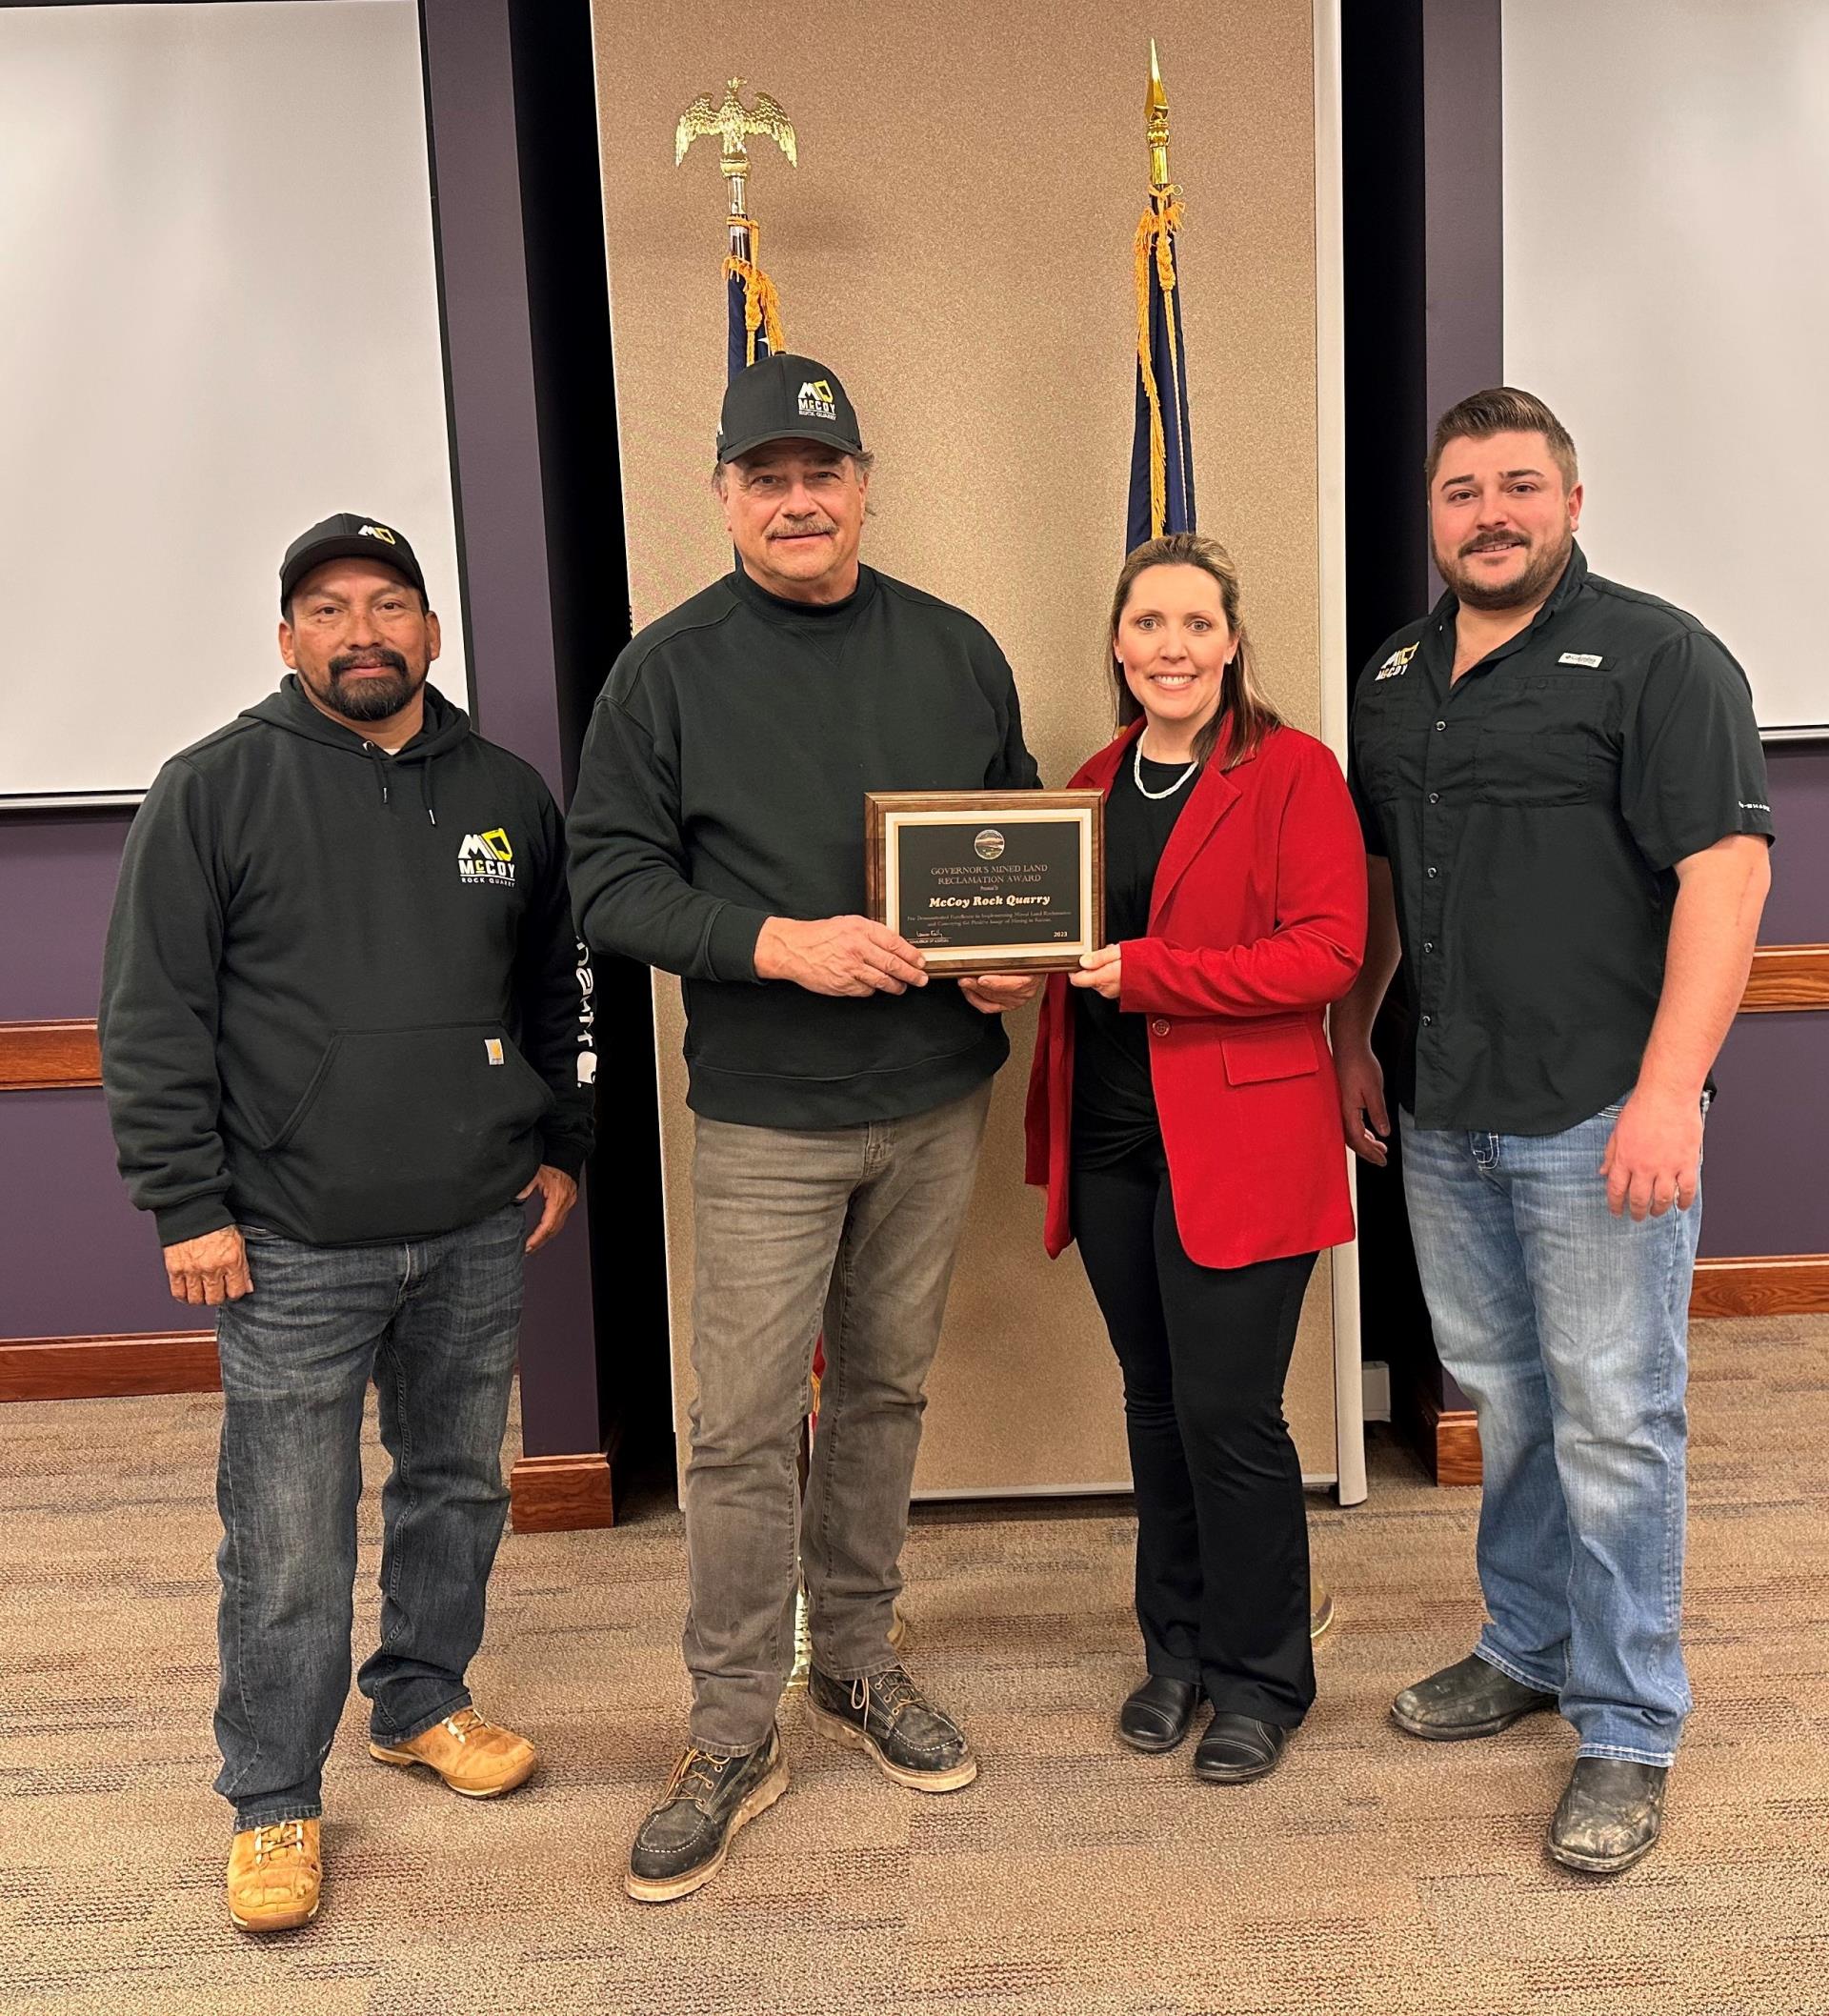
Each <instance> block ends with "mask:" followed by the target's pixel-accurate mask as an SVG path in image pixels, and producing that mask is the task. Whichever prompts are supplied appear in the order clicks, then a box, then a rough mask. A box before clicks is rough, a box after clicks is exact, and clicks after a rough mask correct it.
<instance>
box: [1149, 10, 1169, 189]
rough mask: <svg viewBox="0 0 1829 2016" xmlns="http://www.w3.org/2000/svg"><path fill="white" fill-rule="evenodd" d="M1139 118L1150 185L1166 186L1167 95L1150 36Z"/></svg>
mask: <svg viewBox="0 0 1829 2016" xmlns="http://www.w3.org/2000/svg"><path fill="white" fill-rule="evenodd" d="M1143 121H1144V125H1145V127H1146V128H1147V130H1148V132H1149V140H1150V187H1151V188H1152V189H1167V188H1168V186H1169V94H1168V92H1167V91H1164V90H1163V89H1162V71H1161V68H1160V66H1159V65H1158V64H1157V62H1156V37H1155V36H1154V35H1152V36H1151V37H1150V81H1149V86H1148V88H1147V89H1146V90H1145V91H1144V93H1143Z"/></svg>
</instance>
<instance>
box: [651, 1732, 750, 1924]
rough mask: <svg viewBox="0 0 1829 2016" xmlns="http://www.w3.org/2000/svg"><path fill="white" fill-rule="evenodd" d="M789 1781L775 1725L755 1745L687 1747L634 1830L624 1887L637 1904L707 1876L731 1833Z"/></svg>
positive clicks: (686, 1891) (684, 1891) (657, 1900)
mask: <svg viewBox="0 0 1829 2016" xmlns="http://www.w3.org/2000/svg"><path fill="white" fill-rule="evenodd" d="M787 1789H788V1764H787V1760H786V1758H784V1757H783V1756H782V1755H781V1732H780V1731H779V1730H778V1729H771V1730H770V1731H769V1740H768V1742H767V1743H765V1744H757V1746H756V1747H755V1748H754V1750H737V1751H734V1752H719V1751H716V1750H700V1749H695V1748H694V1749H689V1750H688V1751H687V1752H686V1753H685V1755H684V1756H682V1757H681V1758H680V1760H679V1762H678V1763H677V1764H675V1765H674V1766H673V1776H672V1777H671V1778H670V1779H669V1780H668V1781H667V1789H666V1790H665V1791H664V1792H662V1794H661V1795H660V1799H659V1801H658V1803H657V1804H655V1805H654V1806H653V1809H652V1810H651V1811H650V1813H649V1815H648V1818H647V1819H646V1820H644V1821H643V1822H642V1824H641V1825H640V1827H639V1828H638V1829H637V1831H636V1834H635V1842H634V1846H633V1848H631V1849H630V1851H629V1877H628V1881H627V1884H626V1885H625V1887H626V1888H627V1890H628V1892H629V1894H630V1896H631V1897H633V1898H635V1899H636V1900H637V1901H638V1902H640V1903H642V1904H667V1903H669V1902H671V1901H672V1900H673V1898H675V1897H685V1896H688V1895H690V1894H691V1892H692V1891H693V1890H695V1889H697V1888H698V1887H699V1885H701V1884H707V1883H710V1882H711V1880H712V1878H713V1877H714V1876H715V1875H716V1874H717V1872H718V1870H719V1869H721V1868H722V1867H723V1866H724V1858H725V1856H726V1855H727V1854H728V1853H729V1852H730V1846H731V1838H732V1836H733V1835H734V1834H735V1832H736V1830H737V1828H738V1827H740V1826H742V1825H743V1824H745V1822H747V1821H752V1820H754V1818H755V1816H756V1815H757V1814H758V1813H766V1812H767V1811H768V1809H769V1808H770V1807H771V1806H772V1805H774V1803H775V1801H776V1800H777V1799H779V1798H780V1797H781V1795H782V1793H783V1792H785V1791H786V1790H787Z"/></svg>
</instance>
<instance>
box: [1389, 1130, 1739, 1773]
mask: <svg viewBox="0 0 1829 2016" xmlns="http://www.w3.org/2000/svg"><path fill="white" fill-rule="evenodd" d="M1618 1117H1619V1108H1618V1106H1617V1105H1616V1106H1609V1107H1607V1108H1605V1109H1604V1110H1603V1111H1601V1112H1599V1113H1598V1114H1596V1115H1595V1116H1594V1118H1593V1119H1588V1120H1583V1121H1582V1122H1581V1123H1580V1124H1579V1125H1578V1126H1575V1127H1571V1128H1569V1129H1568V1130H1567V1131H1566V1132H1565V1133H1562V1134H1551V1135H1543V1136H1529V1135H1517V1134H1470V1133H1467V1132H1464V1131H1461V1130H1454V1131H1450V1130H1446V1129H1436V1128H1423V1127H1418V1126H1417V1124H1416V1123H1415V1121H1414V1120H1413V1119H1411V1117H1410V1115H1409V1114H1407V1113H1406V1114H1403V1115H1402V1116H1401V1125H1402V1130H1403V1187H1404V1196H1405V1199H1406V1200H1407V1201H1408V1204H1409V1208H1410V1229H1411V1232H1412V1235H1413V1237H1414V1238H1415V1240H1416V1247H1417V1266H1418V1268H1419V1269H1420V1271H1421V1275H1422V1287H1423V1293H1424V1295H1425V1296H1426V1297H1427V1299H1428V1302H1429V1315H1430V1318H1431V1320H1432V1321H1433V1322H1434V1325H1435V1332H1436V1345H1437V1350H1438V1351H1439V1353H1440V1355H1441V1361H1442V1363H1443V1364H1444V1365H1446V1366H1447V1368H1448V1370H1449V1371H1450V1372H1451V1373H1452V1374H1453V1375H1454V1377H1455V1379H1456V1380H1457V1381H1458V1383H1459V1385H1460V1387H1461V1390H1462V1391H1463V1392H1464V1393H1466V1395H1467V1396H1468V1398H1469V1399H1470V1400H1471V1401H1473V1402H1474V1405H1475V1406H1476V1407H1477V1409H1478V1412H1479V1445H1480V1455H1481V1460H1482V1463H1483V1468H1484V1482H1485V1492H1484V1500H1483V1502H1482V1503H1481V1506H1480V1514H1479V1543H1478V1559H1479V1583H1480V1589H1481V1592H1482V1594H1483V1595H1484V1597H1485V1599H1486V1611H1487V1619H1488V1622H1487V1623H1486V1626H1485V1629H1484V1630H1483V1631H1482V1632H1481V1633H1480V1637H1479V1642H1478V1643H1477V1645H1476V1646H1475V1648H1474V1649H1475V1650H1476V1652H1477V1654H1478V1656H1479V1657H1480V1658H1481V1659H1483V1660H1486V1661H1487V1662H1488V1663H1490V1664H1492V1665H1495V1666H1497V1668H1498V1669H1499V1671H1500V1672H1501V1673H1509V1674H1510V1675H1511V1676H1512V1678H1513V1679H1514V1680H1517V1681H1521V1682H1523V1683H1524V1684H1525V1685H1527V1686H1532V1687H1540V1688H1542V1689H1544V1690H1545V1691H1546V1692H1549V1693H1554V1694H1557V1695H1558V1696H1559V1697H1560V1704H1561V1709H1562V1713H1563V1715H1564V1716H1566V1717H1567V1719H1568V1720H1569V1721H1570V1722H1571V1723H1573V1724H1574V1725H1575V1729H1576V1733H1577V1735H1578V1737H1579V1739H1580V1743H1579V1754H1580V1755H1581V1756H1583V1757H1616V1758H1624V1759H1626V1760H1629V1761H1630V1762H1632V1763H1635V1764H1669V1763H1670V1761H1671V1759H1672V1758H1673V1757H1674V1756H1675V1755H1676V1751H1677V1743H1678V1737H1679V1736H1680V1734H1681V1732H1682V1726H1683V1718H1684V1716H1685V1715H1687V1714H1688V1712H1689V1707H1690V1695H1689V1683H1688V1680H1687V1678H1686V1676H1685V1674H1684V1671H1683V1654H1682V1645H1681V1642H1680V1638H1679V1628H1680V1622H1681V1611H1682V1588H1683V1517H1684V1463H1685V1454H1686V1446H1687V1441H1688V1421H1687V1417H1686V1415H1685V1412H1684V1405H1683V1392H1684V1386H1685V1382H1686V1379H1687V1373H1688V1314H1689V1291H1690V1277H1691V1274H1692V1272H1693V1269H1694V1266H1695V1260H1696V1240H1697V1235H1698V1232H1699V1231H1700V1229H1701V1220H1702V1202H1701V1197H1700V1194H1699V1192H1698V1196H1697V1199H1696V1201H1695V1203H1693V1204H1692V1205H1691V1206H1690V1208H1689V1209H1688V1210H1687V1211H1676V1210H1671V1211H1669V1212H1666V1213H1665V1214H1664V1216H1663V1217H1661V1218H1647V1219H1645V1220H1642V1221H1640V1222H1638V1223H1635V1222H1634V1221H1633V1220H1632V1218H1631V1217H1630V1216H1622V1217H1619V1218H1615V1217H1614V1216H1613V1214H1612V1213H1611V1212H1610V1211H1609V1210H1608V1209H1607V1188H1606V1182H1605V1179H1603V1178H1602V1177H1601V1176H1600V1175H1599V1173H1598V1172H1599V1167H1600V1158H1601V1156H1602V1154H1603V1153H1604V1152H1605V1149H1606V1145H1607V1139H1608V1137H1609V1136H1610V1135H1611V1134H1612V1132H1613V1127H1614V1123H1615V1121H1616V1120H1617V1119H1618Z"/></svg>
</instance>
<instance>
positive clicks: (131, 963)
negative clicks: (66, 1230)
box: [101, 677, 594, 1246]
mask: <svg viewBox="0 0 1829 2016" xmlns="http://www.w3.org/2000/svg"><path fill="white" fill-rule="evenodd" d="M590 1011H591V993H590V976H589V969H588V967H587V966H586V965H585V964H584V961H583V954H582V952H581V949H580V948H579V945H578V942H577V938H576V936H575V934H574V933H573V928H572V920H571V909H570V905H569V903H568V901H567V897H566V889H565V877H564V857H563V847H562V834H561V831H560V825H559V816H558V812H557V809H556V808H555V807H554V805H553V799H552V796H551V794H550V793H549V792H548V791H547V788H546V785H545V784H544V783H543V782H542V780H541V778H540V776H539V774H538V772H537V771H535V770H533V768H532V767H531V766H530V765H529V764H527V763H524V762H522V761H521V759H520V758H519V757H518V756H511V755H510V754H509V753H508V751H507V750H505V749H498V748H496V747H495V745H494V744H493V743H491V742H485V741H483V740H482V739H481V738H480V737H479V736H474V735H472V733H471V732H470V718H469V716H467V715H466V714H465V713H464V712H463V711H462V709H460V708H456V707H453V706H452V705H451V704H450V703H449V702H448V701H447V700H445V699H444V698H443V697H442V696H440V695H439V694H437V693H436V692H434V691H433V690H432V688H431V687H428V688H427V689H426V718H425V725H424V727H423V728H422V729H421V730H420V732H419V733H418V734H417V735H416V736H413V738H412V741H410V742H408V743H407V744H406V746H405V747H404V748H403V749H401V750H400V751H399V753H398V754H397V755H396V756H392V757H390V756H388V755H387V754H386V753H385V752H384V751H382V750H380V749H377V748H376V747H375V746H374V745H373V744H372V743H369V742H366V741H364V740H363V739H362V737H361V736H358V735H356V734H354V733H352V731H351V730H349V729H347V728H344V727H342V726H341V725H340V724H338V723H337V722H335V721H332V719H330V717H329V716H326V715H324V714H322V713H320V712H319V711H318V709H317V708H315V707H313V706H312V703H311V701H310V700H309V699H308V698H307V697H306V696H305V695H304V694H303V693H301V692H300V691H299V688H298V682H297V680H296V678H293V677H288V678H287V679H286V680H285V681H284V683H283V684H282V686H281V687H280V690H279V691H278V692H277V693H275V694H273V695H271V696H269V697H268V698H267V699H265V700H263V701H261V702H260V704H259V705H258V706H256V707H251V708H249V709H248V710H247V712H246V713H244V714H242V715H240V716H238V717H237V718H236V719H235V720H233V721H231V723H230V724H229V726H228V727H226V728H222V729H219V730H217V732H216V733H215V734H214V735H212V736H208V737H206V738H205V739H204V740H203V741H201V742H198V743H197V744H195V746H194V747H192V748H190V749H187V750H185V751H183V752H182V753H181V754H180V755H178V756H173V757H172V758H171V761H170V762H169V763H167V764H166V765H165V767H164V768H163V769H162V770H161V771H160V772H159V774H158V776H157V777H156V778H155V779H154V780H153V784H152V788H151V791H150V792H149V793H148V794H147V796H146V802H145V803H144V804H143V805H142V806H141V808H140V811H139V813H138V816H136V817H135V818H134V821H133V824H132V827H131V831H130V832H129V834H128V839H127V849H126V853H125V856H124V857H123V859H122V863H121V880H120V887H119V889H118V891H117V892H116V895H115V898H114V916H113V920H112V922H111V925H110V927H109V935H108V952H107V958H106V959H105V961H104V965H103V970H102V1017H101V1032H102V1076H103V1080H104V1083H105V1084H106V1086H107V1090H108V1107H109V1116H110V1119H111V1121H112V1123H113V1128H114V1139H115V1144H116V1146H117V1147H118V1149H119V1152H120V1164H121V1173H122V1175H123V1176H125V1177H126V1179H127V1183H128V1190H129V1194H130V1195H131V1198H132V1200H133V1201H134V1202H135V1203H136V1204H137V1205H139V1206H140V1208H141V1209H142V1210H146V1211H151V1212H152V1213H153V1214H154V1216H155V1218H156V1219H157V1221H158V1227H159V1238H160V1240H161V1242H162V1243H164V1244H166V1245H171V1244H173V1243H174V1242H175V1241H177V1240H185V1239H194V1238H196V1237H198V1236H199V1235H200V1234H202V1233H205V1232H211V1231H214V1230H215V1229H216V1228H218V1227H219V1226H223V1225H229V1224H233V1223H236V1222H238V1221H244V1222H251V1223H255V1224H263V1225H269V1226H271V1227H272V1228H274V1229H275V1230H276V1231H279V1232H283V1233H286V1234H288V1235H290V1236H291V1238H294V1239H299V1240H306V1241H308V1242H309V1243H311V1244H313V1245H332V1246H333V1245H355V1244H362V1243H365V1242H369V1241H375V1240H390V1239H404V1238H415V1237H419V1238H423V1237H429V1236H431V1235H432V1234H435V1233H440V1232H451V1231H455V1230H457V1229H458V1228H459V1227H460V1226H463V1225H467V1224H472V1223H474V1222H475V1221H476V1220H478V1219H481V1218H485V1217H487V1216H488V1215H489V1214H490V1213H491V1212H492V1211H496V1210H499V1209H500V1208H501V1207H502V1206H503V1205H504V1204H507V1203H508V1202H510V1201H511V1200H513V1197H514V1195H515V1193H516V1192H517V1191H518V1190H520V1189H521V1188H522V1187H523V1186H524V1185H525V1184H526V1183H527V1181H528V1179H529V1178H530V1177H531V1176H532V1175H533V1172H534V1170H535V1169H536V1168H537V1167H538V1166H539V1165H540V1163H541V1162H550V1163H552V1164H553V1166H554V1167H555V1168H559V1169H563V1170H565V1171H566V1172H567V1173H568V1174H569V1175H575V1174H576V1172H577V1170H578V1168H579V1166H580V1165H581V1163H582V1161H583V1159H584V1157H585V1154H586V1153H587V1151H588V1150H589V1148H590V1145H591V1129H592V1099H593V1093H592V1090H591V1080H592V1078H593V1067H594V1057H593V1053H592V1050H591V1012H590Z"/></svg>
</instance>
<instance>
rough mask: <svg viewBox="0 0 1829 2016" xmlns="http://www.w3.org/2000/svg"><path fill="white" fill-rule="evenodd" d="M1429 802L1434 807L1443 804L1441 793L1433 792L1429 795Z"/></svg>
mask: <svg viewBox="0 0 1829 2016" xmlns="http://www.w3.org/2000/svg"><path fill="white" fill-rule="evenodd" d="M1429 802H1430V804H1432V805H1439V804H1440V803H1441V793H1440V792H1438V791H1432V792H1431V793H1430V794H1429Z"/></svg>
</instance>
